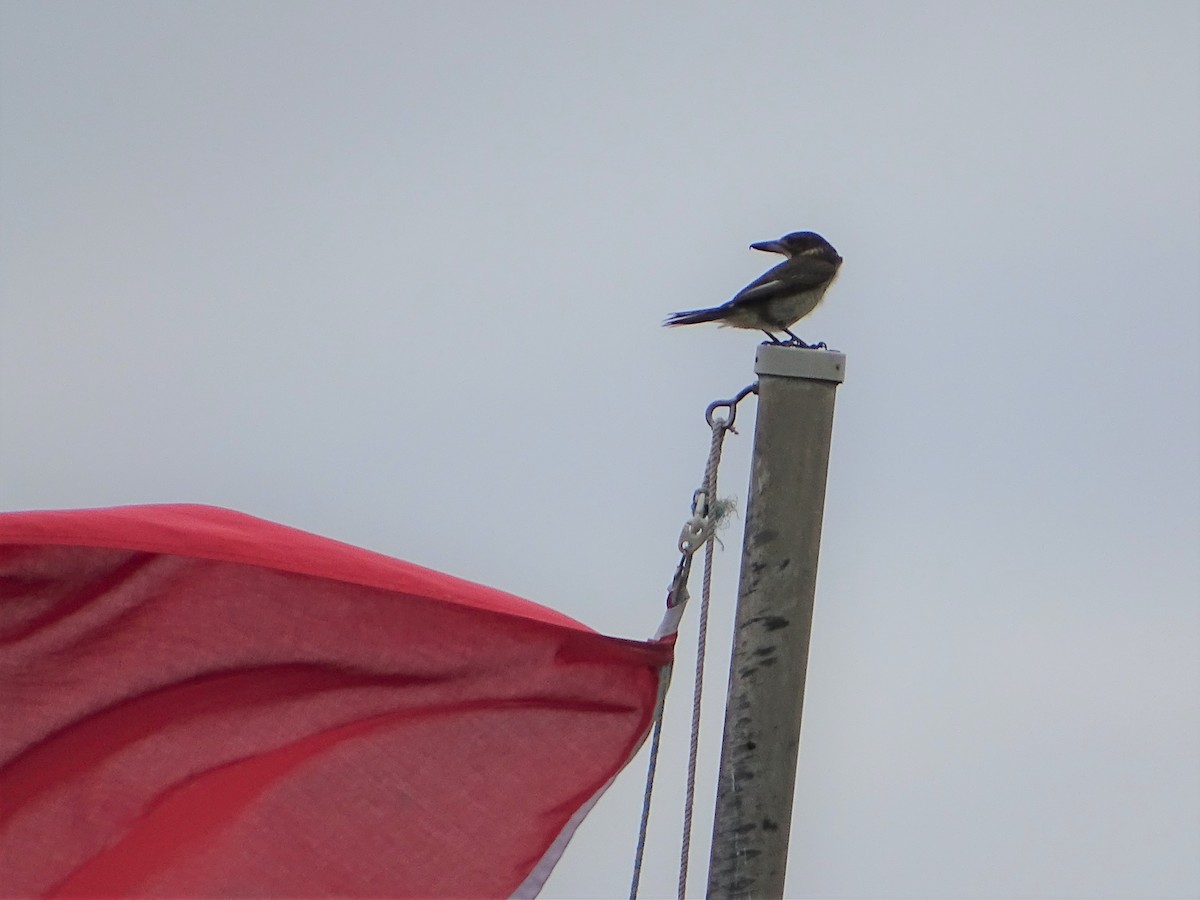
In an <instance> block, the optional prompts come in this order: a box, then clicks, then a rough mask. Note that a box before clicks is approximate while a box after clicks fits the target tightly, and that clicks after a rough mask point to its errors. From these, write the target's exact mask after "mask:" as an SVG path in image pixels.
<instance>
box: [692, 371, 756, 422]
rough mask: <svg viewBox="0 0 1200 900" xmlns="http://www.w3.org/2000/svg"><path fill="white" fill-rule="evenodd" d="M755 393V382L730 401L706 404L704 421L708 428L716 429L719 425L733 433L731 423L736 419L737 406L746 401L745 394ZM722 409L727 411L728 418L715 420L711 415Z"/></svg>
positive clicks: (715, 401)
mask: <svg viewBox="0 0 1200 900" xmlns="http://www.w3.org/2000/svg"><path fill="white" fill-rule="evenodd" d="M757 393H758V382H757V381H756V382H755V383H754V384H748V385H746V386H745V387H744V388H742V389H741V390H740V391H738V392H737V394H736V395H735V396H734V397H733V398H732V399H730V400H714V401H713V402H712V403H710V404H708V408H707V409H706V410H704V421H705V422H707V423H708V427H709V428H716V427H717V426H718V425H720V427H722V428H726V429H728V430H729V431H734V429H733V422H734V420H735V419H736V418H737V405H738V404H739V403H741V402H742V401H743V400H745V399H746V395H747V394H757ZM722 407H725V408H727V409H728V410H729V418H728V419H715V418H714V417H713V414H714V413H715V412H716V411H717V410H718V409H721V408H722ZM734 434H737V432H736V431H734Z"/></svg>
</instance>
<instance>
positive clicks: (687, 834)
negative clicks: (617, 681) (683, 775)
mask: <svg viewBox="0 0 1200 900" xmlns="http://www.w3.org/2000/svg"><path fill="white" fill-rule="evenodd" d="M727 428H728V423H727V422H726V421H724V420H721V419H718V420H715V421H714V422H713V425H712V445H711V446H710V448H709V451H708V466H707V468H706V470H705V472H704V495H705V498H706V501H707V505H706V508H705V510H704V512H705V517H706V518H708V519H709V521H710V523H711V524H710V526H709V528H708V539H707V540H706V541H705V542H704V581H703V582H702V586H701V590H700V623H699V626H698V628H697V635H696V680H695V687H694V688H693V690H692V734H691V739H690V741H689V743H688V767H687V790H686V792H685V794H684V800H683V840H682V842H681V844H680V848H679V900H685V898H686V897H687V877H688V860H689V857H690V856H691V847H692V811H693V809H694V807H695V804H696V757H697V756H698V755H699V747H700V701H701V698H702V697H703V695H704V651H705V648H706V647H707V644H708V605H709V599H710V597H711V595H712V565H713V552H714V547H713V545H714V544H715V543H716V539H717V536H716V528H715V527H713V525H715V522H713V519H714V518H715V517H714V515H713V512H714V507H715V505H716V496H717V466H718V465H720V462H721V444H722V442H723V441H724V439H725V431H726V429H727Z"/></svg>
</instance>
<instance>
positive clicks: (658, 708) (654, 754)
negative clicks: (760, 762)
mask: <svg viewBox="0 0 1200 900" xmlns="http://www.w3.org/2000/svg"><path fill="white" fill-rule="evenodd" d="M670 683H671V667H670V666H663V667H662V671H661V672H659V673H658V700H657V701H656V702H655V707H654V733H653V735H651V737H650V764H649V765H648V766H647V767H646V792H645V794H643V796H642V824H641V826H640V827H639V828H638V840H637V851H636V852H635V853H634V857H633V883H632V884H630V885H629V898H630V900H636V898H637V894H638V885H639V884H640V883H641V880H642V858H643V857H644V856H645V853H646V832H647V831H648V830H649V825H650V795H651V794H652V793H653V792H654V773H655V772H656V771H657V770H658V743H659V740H660V739H661V738H662V723H663V709H664V705H665V702H666V699H667V685H668V684H670Z"/></svg>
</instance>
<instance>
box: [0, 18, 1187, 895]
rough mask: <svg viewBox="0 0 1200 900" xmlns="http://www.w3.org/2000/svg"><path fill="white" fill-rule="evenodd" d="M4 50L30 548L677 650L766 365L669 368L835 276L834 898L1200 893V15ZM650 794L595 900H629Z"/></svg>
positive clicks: (651, 863) (814, 880)
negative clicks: (690, 316) (209, 547)
mask: <svg viewBox="0 0 1200 900" xmlns="http://www.w3.org/2000/svg"><path fill="white" fill-rule="evenodd" d="M0 10H2V19H0V51H2V56H0V254H2V257H0V289H2V293H0V304H2V306H0V507H2V508H5V509H20V508H39V507H80V506H98V505H111V504H123V503H146V502H175V501H194V502H203V503H212V504H217V505H222V506H228V507H232V508H235V509H238V510H242V511H245V512H248V513H252V514H255V515H259V516H263V517H266V518H270V519H274V520H277V521H280V522H283V523H286V524H289V525H293V526H296V527H299V528H304V529H308V530H310V531H315V532H317V533H319V534H324V535H328V536H331V537H335V538H338V539H341V540H345V541H350V542H353V543H357V544H360V545H363V546H366V547H369V548H371V549H374V550H379V551H382V552H385V553H389V554H392V555H394V556H398V557H401V558H404V559H408V560H412V561H414V562H417V563H421V564H423V565H426V566H431V567H434V568H438V569H442V570H444V571H447V572H450V573H452V574H455V575H458V576H462V577H466V578H470V579H473V580H476V581H480V582H483V583H486V584H489V585H493V586H495V587H498V588H503V589H506V590H509V591H512V592H514V593H517V594H520V595H522V596H525V597H528V598H529V599H531V600H535V601H538V602H540V603H544V604H546V605H548V606H553V607H555V608H557V609H559V610H562V611H563V612H566V613H568V614H569V615H572V616H574V617H576V618H578V619H580V620H582V621H584V622H586V623H588V624H589V625H592V626H593V627H595V628H598V629H600V630H602V631H605V632H607V633H610V634H616V635H621V636H630V637H646V636H649V635H650V634H651V632H652V631H653V629H654V627H655V625H656V624H657V622H658V619H659V616H660V612H661V604H662V599H663V595H664V592H665V589H666V587H667V583H668V581H669V579H670V575H671V570H672V568H673V566H674V564H675V561H676V555H675V549H674V547H675V540H676V538H677V535H678V533H679V528H680V526H681V524H682V523H683V520H684V519H685V518H686V514H687V509H688V504H689V502H690V498H691V492H692V490H693V488H695V487H696V485H697V484H698V482H699V479H700V477H701V474H702V470H703V465H704V457H705V454H706V452H707V447H708V430H707V428H706V427H705V425H704V422H703V411H704V407H705V406H706V404H708V403H709V402H710V401H711V400H714V399H716V398H719V397H726V396H729V395H731V394H732V393H734V392H736V391H737V390H738V389H740V388H741V387H743V386H744V385H746V384H748V383H749V382H751V381H752V380H753V377H754V376H753V369H752V367H753V358H754V351H755V346H756V343H757V340H758V339H757V338H756V337H755V335H754V334H753V333H750V332H733V331H728V330H719V329H717V328H715V327H712V326H698V327H695V328H689V329H679V330H672V331H664V330H663V329H661V328H660V327H659V322H660V320H661V319H662V317H663V315H664V314H666V313H667V312H670V311H672V310H676V309H684V308H691V307H696V306H704V305H711V304H715V303H719V302H722V301H724V300H725V299H727V298H728V297H729V296H730V295H732V294H733V293H734V292H735V291H736V290H737V289H738V288H740V287H741V286H742V285H743V284H745V283H746V282H747V281H749V280H751V279H752V278H754V277H755V276H757V275H758V274H759V273H760V272H761V271H763V270H764V269H765V268H766V266H768V265H769V264H771V263H772V262H773V258H771V257H767V256H764V255H762V254H758V253H755V252H753V251H749V250H747V249H746V246H747V245H748V244H749V243H750V242H751V241H758V240H766V239H770V238H774V237H778V236H779V235H781V234H783V233H784V232H787V231H791V230H797V229H812V230H816V231H819V232H821V233H822V234H824V235H825V236H826V237H827V238H828V239H829V240H830V241H831V242H832V243H833V244H834V245H835V246H836V247H837V248H838V250H839V251H840V252H841V253H842V255H843V256H844V257H845V260H846V262H845V265H844V266H843V270H842V277H841V279H840V280H839V282H838V284H837V285H836V286H835V287H834V289H833V290H832V291H831V292H830V295H829V297H828V300H827V302H826V304H825V305H824V306H823V307H822V309H821V310H820V311H819V312H818V313H817V314H815V315H814V316H813V317H812V318H811V319H809V320H806V321H805V322H804V323H803V324H802V326H801V328H800V332H801V334H802V335H803V336H805V337H806V338H807V339H809V340H818V339H821V340H825V341H828V342H829V344H830V345H831V346H833V347H836V348H838V349H840V350H842V351H844V352H845V353H846V354H847V358H848V362H847V378H846V383H845V385H844V386H843V387H842V388H841V389H840V393H839V399H838V409H837V419H836V423H835V432H834V445H833V457H832V462H831V467H830V478H829V488H828V497H827V508H826V519H825V535H824V544H823V550H822V560H821V573H820V584H819V588H818V598H817V612H816V620H815V624H814V634H813V645H812V658H811V664H810V670H809V682H808V694H807V701H806V707H805V720H804V734H803V742H802V747H801V754H800V768H799V774H798V778H797V787H796V800H795V819H794V822H793V834H792V852H791V857H790V863H789V872H788V895H789V896H797V897H798V896H821V897H1018V896H1020V897H1068V896H1070V897H1195V896H1197V895H1198V894H1200V764H1198V762H1197V761H1198V759H1200V651H1198V647H1200V600H1198V594H1200V461H1198V460H1200V354H1198V349H1197V348H1198V346H1200V261H1198V247H1200V174H1198V165H1200V164H1198V162H1197V160H1200V112H1198V110H1200V5H1197V4H1196V3H1194V2H1174V3H1163V2H1159V3H1138V4H1132V3H1124V4H1103V3H1093V2H1089V3H1045V2H1036V3H1015V2H1014V3H1003V4H999V3H997V4H976V3H922V4H901V3H882V2H873V3H833V4H831V3H803V2H780V3H769V2H761V3H756V4H753V5H751V4H732V3H730V4H719V3H682V2H678V3H653V4H646V3H623V2H591V3H583V2H574V3H572V2H558V3H535V2H519V3H499V2H493V3H485V2H482V0H480V2H472V3H461V2H442V3H416V2H414V3H400V2H397V3H370V2H357V3H354V4H344V3H311V2H309V3H303V2H254V3H243V2H237V3H233V2H223V3H222V2H213V3H191V4H184V3H87V4H82V3H74V4H63V3H60V4H47V3H32V2H30V3H15V2H11V0H6V2H3V4H2V6H0ZM743 415H746V416H747V418H745V419H744V420H743V421H744V423H746V424H747V426H749V424H750V423H751V422H752V418H753V405H752V401H750V405H749V406H747V408H746V410H744V411H743ZM752 433H753V430H752V428H750V427H746V428H744V429H743V430H742V435H741V436H740V437H734V438H731V439H730V441H729V443H728V444H727V449H726V454H725V461H724V465H723V468H722V471H721V483H722V485H723V488H724V490H723V493H727V494H731V495H734V496H736V497H737V498H738V499H739V501H740V502H742V503H743V504H744V500H745V494H746V479H747V475H748V454H749V449H750V447H749V445H750V438H751V435H752ZM741 527H742V522H741V521H740V520H739V521H738V522H736V523H735V524H734V525H733V526H732V527H731V528H730V529H729V530H728V531H727V532H726V534H725V543H726V550H725V551H724V553H723V554H722V555H721V556H720V557H719V558H718V560H717V565H718V572H717V579H716V588H717V597H716V599H715V604H714V605H715V608H714V621H713V624H712V627H711V641H712V643H711V647H710V663H711V664H710V667H709V681H708V684H707V694H708V698H709V701H710V702H709V703H708V704H707V705H706V714H707V716H708V719H707V722H706V726H707V727H706V731H705V733H704V736H703V746H704V756H703V758H702V760H701V766H700V772H699V779H700V785H701V794H702V799H701V804H700V808H699V810H698V812H697V822H698V825H697V828H696V837H697V845H696V847H695V848H694V850H693V856H692V858H693V861H694V866H693V870H692V884H693V889H694V890H693V892H694V893H697V894H699V893H702V891H703V885H704V870H705V866H706V863H707V847H708V837H709V817H710V815H711V809H712V796H711V795H712V791H713V787H712V785H713V779H714V775H715V766H716V757H717V753H718V749H719V742H720V735H719V729H720V701H721V700H722V699H723V695H724V690H725V680H726V674H727V667H728V641H729V632H730V622H731V619H732V605H733V597H734V595H735V593H736V580H737V566H738V548H739V544H740V534H741ZM694 612H695V610H692V615H690V616H689V620H688V622H687V623H686V624H685V628H684V631H683V635H682V638H681V653H682V654H683V658H684V659H685V660H686V659H687V658H688V655H689V654H690V652H691V650H690V649H687V650H684V649H682V648H690V646H691V642H692V640H693V635H694V627H695V621H694ZM689 666H690V663H687V662H685V663H684V666H683V668H685V669H686V668H688V667H689ZM674 687H675V693H674V695H673V697H672V704H671V707H670V709H669V711H668V736H667V740H666V744H665V747H664V753H665V754H667V757H666V759H665V760H664V762H663V764H662V766H661V767H660V769H661V771H662V773H663V775H662V781H661V782H660V786H659V788H658V792H657V795H656V799H657V800H658V801H660V805H659V806H658V807H657V809H656V813H655V817H654V821H653V823H652V832H651V840H650V846H649V851H650V858H649V860H648V862H647V869H646V873H645V876H644V880H643V885H644V895H645V896H650V897H662V896H668V895H672V894H673V891H674V882H675V872H674V866H675V859H676V857H677V853H678V849H677V832H678V823H679V818H680V811H679V798H680V795H681V793H682V775H681V772H682V767H683V754H684V752H685V746H686V726H687V721H686V720H687V712H686V709H687V707H688V706H689V698H688V697H687V696H686V695H687V694H688V693H689V688H690V685H689V684H688V679H687V678H684V677H680V678H678V679H677V680H676V683H675V686H674ZM643 771H644V770H643V763H642V761H641V760H639V761H638V762H637V763H635V764H634V765H633V766H631V768H630V769H629V770H628V771H627V772H626V773H625V774H624V775H623V776H622V777H621V778H620V779H619V780H618V783H617V784H616V785H614V787H613V788H612V789H611V791H610V792H609V794H608V795H607V796H606V797H605V798H604V800H603V801H602V802H601V804H600V805H599V806H598V807H597V809H596V810H595V811H594V813H593V815H592V817H591V818H590V819H589V821H588V822H587V823H586V824H585V825H584V827H583V828H582V829H581V830H580V832H579V833H578V834H577V836H576V839H575V841H574V843H573V844H572V846H571V847H570V848H569V849H568V851H567V854H566V856H565V857H564V858H563V860H562V862H561V864H560V866H559V870H558V871H557V872H556V873H555V875H554V876H553V877H552V879H551V881H550V883H549V885H548V886H547V889H546V892H545V895H546V896H550V897H563V898H568V897H571V898H584V897H608V896H619V895H621V894H623V892H625V891H626V890H627V885H628V878H629V868H630V863H631V857H632V851H633V845H634V832H635V829H636V822H637V814H638V803H639V801H640V795H641V787H642V786H641V779H642V777H643Z"/></svg>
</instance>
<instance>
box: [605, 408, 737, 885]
mask: <svg viewBox="0 0 1200 900" xmlns="http://www.w3.org/2000/svg"><path fill="white" fill-rule="evenodd" d="M756 390H757V385H751V386H749V387H746V388H743V389H742V390H741V391H740V392H739V393H738V394H737V396H735V397H734V398H733V399H731V400H718V401H716V402H714V403H711V404H709V407H708V409H707V410H706V412H705V420H706V421H707V422H708V424H709V427H710V428H712V443H711V445H710V447H709V453H708V463H707V465H706V466H705V469H704V486H703V487H702V488H701V489H700V490H698V491H696V492H695V494H693V496H692V517H691V518H690V519H688V521H687V522H686V523H685V524H684V526H683V531H682V533H681V534H680V536H679V552H680V554H681V558H680V560H679V565H678V566H677V567H676V569H675V577H674V578H673V579H672V580H671V587H670V590H668V592H667V615H666V617H665V618H664V619H663V624H662V625H661V626H660V627H659V634H658V635H657V636H658V637H660V638H662V637H665V636H666V635H668V634H672V635H673V634H674V633H675V627H676V625H677V623H678V621H679V616H680V615H681V614H682V612H683V606H684V605H685V604H686V603H687V601H688V591H687V582H688V578H689V576H690V575H691V570H692V556H693V554H695V552H696V551H697V550H699V549H700V547H701V545H703V546H704V583H703V596H702V598H701V603H700V625H699V635H698V648H697V651H696V683H695V685H696V686H695V692H694V694H693V697H692V734H691V742H690V750H689V753H688V772H687V798H686V800H685V804H684V812H683V822H684V825H683V846H682V849H681V851H680V863H679V897H680V898H681V900H682V898H683V897H684V892H685V890H686V889H687V867H688V854H689V850H690V845H691V834H692V809H693V807H694V805H695V786H696V757H697V755H698V748H699V737H700V700H701V694H702V692H703V686H704V650H705V644H706V642H707V640H708V604H709V596H710V594H711V591H712V561H713V544H714V543H715V542H716V530H717V525H718V524H719V523H720V521H721V520H722V519H723V518H725V516H726V515H728V513H729V511H730V509H732V504H730V503H727V502H725V501H720V500H718V499H717V498H716V490H717V467H718V466H719V465H720V462H721V445H722V442H723V441H724V439H725V432H727V431H733V432H734V433H735V434H736V433H737V432H736V430H735V429H734V427H733V420H734V418H735V417H736V415H737V405H738V403H740V402H741V401H742V399H743V398H745V396H746V395H747V394H749V393H751V392H754V391H756ZM720 407H726V408H728V410H729V417H728V418H726V419H718V418H716V417H715V416H714V415H713V413H714V412H715V410H717V409H718V408H720ZM671 670H672V666H670V665H667V666H663V668H662V670H661V672H660V673H659V682H658V699H657V701H656V705H655V711H654V731H653V733H652V735H651V738H650V762H649V765H648V766H647V771H646V789H645V792H644V793H643V795H642V818H641V824H640V826H639V827H638V840H637V850H636V852H635V854H634V863H633V880H632V883H631V884H630V887H629V897H630V900H636V898H637V893H638V886H639V884H640V882H641V877H642V861H643V859H644V856H645V850H646V833H647V831H648V829H649V822H650V797H651V794H652V793H653V792H654V776H655V773H656V772H657V770H658V750H659V745H660V741H661V738H662V722H663V713H664V710H665V704H666V694H667V687H668V685H669V684H670V682H671Z"/></svg>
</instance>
